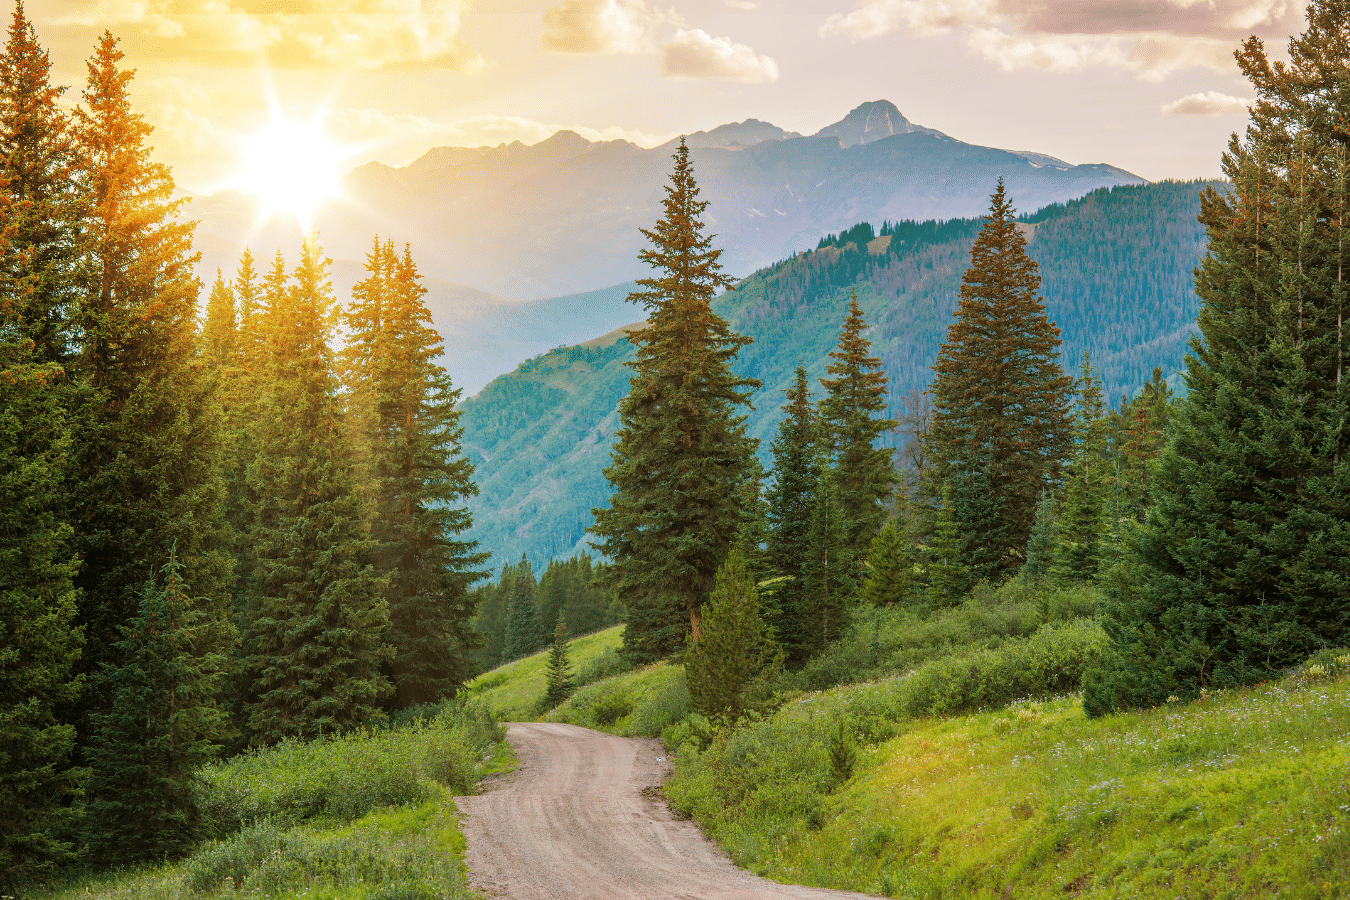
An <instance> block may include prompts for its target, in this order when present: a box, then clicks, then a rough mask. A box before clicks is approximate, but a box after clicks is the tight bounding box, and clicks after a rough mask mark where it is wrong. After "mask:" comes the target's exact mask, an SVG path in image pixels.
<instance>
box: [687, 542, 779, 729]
mask: <svg viewBox="0 0 1350 900" xmlns="http://www.w3.org/2000/svg"><path fill="white" fill-rule="evenodd" d="M782 664H783V653H782V651H781V650H779V649H778V648H777V647H776V646H774V642H773V632H772V631H771V630H770V629H769V628H768V627H767V626H766V625H765V623H764V620H763V617H762V616H761V615H760V609H759V598H758V595H757V593H756V590H755V581H754V578H753V577H751V575H750V572H749V570H748V569H747V568H746V565H745V558H744V557H743V556H742V555H741V552H740V551H739V550H736V549H733V550H732V551H731V552H730V553H728V554H727V560H726V562H725V563H724V564H723V565H722V568H720V569H719V570H718V572H717V582H716V585H715V586H714V587H713V592H712V596H711V597H710V598H709V599H708V603H707V604H706V605H705V607H704V609H703V629H702V631H701V632H700V635H699V639H698V640H697V641H695V640H694V638H693V635H690V636H689V644H688V649H687V650H686V651H685V654H684V672H685V680H686V681H687V682H688V684H689V697H690V700H691V701H692V702H693V707H694V711H695V712H697V713H700V714H701V715H704V716H708V717H710V718H711V717H713V716H721V717H725V718H726V719H727V720H728V721H730V722H735V721H736V720H737V719H739V718H740V717H741V715H742V714H743V713H744V712H745V711H746V710H748V709H752V708H754V707H755V706H756V705H757V701H762V700H764V699H766V698H764V697H763V696H761V695H762V694H763V689H764V686H765V683H766V682H768V681H771V680H772V679H773V678H774V677H775V676H776V675H777V673H778V672H779V670H780V669H781V668H782Z"/></svg>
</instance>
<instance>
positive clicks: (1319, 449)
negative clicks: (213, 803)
mask: <svg viewBox="0 0 1350 900" xmlns="http://www.w3.org/2000/svg"><path fill="white" fill-rule="evenodd" d="M1307 19H1308V27H1307V30H1306V31H1305V32H1304V33H1303V34H1302V35H1300V36H1298V37H1296V38H1294V39H1293V40H1292V41H1291V42H1290V45H1289V56H1290V61H1289V62H1288V63H1279V62H1277V63H1273V64H1272V63H1271V62H1270V61H1269V60H1268V58H1267V57H1266V53H1265V48H1264V46H1263V45H1262V43H1261V41H1260V40H1259V39H1257V38H1254V37H1253V38H1251V39H1250V40H1248V41H1247V42H1246V43H1245V44H1244V46H1243V48H1242V49H1241V50H1240V51H1239V52H1238V53H1237V59H1238V63H1239V66H1240V67H1241V69H1242V71H1243V73H1244V74H1245V75H1246V76H1247V77H1248V79H1250V80H1251V82H1252V84H1253V87H1254V88H1255V93H1256V95H1257V100H1256V103H1255V105H1254V106H1253V109H1252V118H1251V123H1250V125H1249V126H1248V128H1247V131H1246V136H1245V140H1244V139H1239V137H1238V136H1237V135H1234V136H1233V138H1232V140H1231V141H1230V142H1229V148H1228V152H1227V153H1226V154H1225V155H1224V157H1223V167H1224V172H1225V174H1226V175H1227V176H1228V178H1229V180H1230V182H1231V188H1230V189H1229V190H1228V191H1227V192H1226V193H1225V194H1220V193H1218V192H1217V191H1213V190H1211V191H1207V192H1206V193H1205V194H1204V195H1203V196H1202V202H1201V221H1202V222H1203V223H1204V224H1205V226H1206V229H1207V231H1208V234H1209V253H1208V254H1207V255H1206V256H1205V258H1204V259H1203V260H1202V261H1201V264H1200V267H1199V269H1198V270H1197V272H1196V292H1197V293H1198V294H1199V295H1200V297H1201V301H1202V305H1201V310H1200V315H1199V328H1200V333H1199V336H1198V337H1197V338H1196V339H1194V340H1193V341H1192V344H1191V356H1190V358H1188V361H1187V385H1188V393H1187V396H1186V398H1185V400H1184V401H1183V402H1182V403H1181V405H1180V409H1179V410H1178V411H1177V417H1176V421H1175V423H1174V427H1173V428H1172V429H1171V430H1170V431H1171V433H1170V436H1169V440H1168V443H1167V446H1166V449H1165V450H1164V451H1163V454H1162V456H1161V457H1160V458H1159V460H1158V462H1157V465H1156V468H1154V469H1152V470H1151V471H1150V478H1151V479H1152V481H1153V483H1152V485H1151V488H1150V498H1151V500H1152V507H1151V508H1150V510H1149V513H1148V517H1147V519H1146V521H1145V523H1144V525H1143V527H1142V528H1140V529H1136V530H1135V534H1134V536H1133V538H1132V540H1131V541H1130V545H1129V546H1128V547H1127V551H1128V553H1127V559H1126V561H1125V565H1127V566H1128V567H1129V569H1130V574H1131V576H1132V577H1130V578H1123V577H1122V578H1119V579H1115V580H1114V581H1113V584H1112V589H1111V591H1110V593H1109V594H1108V598H1107V604H1106V610H1105V613H1106V616H1105V627H1106V630H1107V634H1108V635H1109V636H1110V637H1111V638H1112V641H1113V643H1114V646H1115V650H1116V652H1115V653H1114V654H1113V655H1112V656H1111V657H1109V658H1108V660H1107V661H1106V663H1105V664H1104V665H1103V666H1101V667H1100V668H1097V669H1093V670H1091V671H1089V672H1088V673H1087V674H1086V676H1085V679H1084V699H1083V703H1084V707H1085V708H1086V710H1087V712H1088V713H1089V714H1092V715H1096V714H1101V713H1105V712H1109V711H1111V710H1114V709H1120V708H1125V707H1137V706H1147V705H1153V704H1156V703H1161V702H1163V700H1164V699H1165V698H1167V697H1168V696H1171V695H1176V696H1178V697H1182V698H1187V697H1193V696H1195V695H1196V694H1197V693H1198V692H1199V691H1200V690H1201V689H1203V688H1216V687H1226V686H1230V685H1237V684H1244V683H1251V682H1253V681H1259V680H1262V679H1265V678H1269V677H1270V676H1271V675H1272V674H1274V673H1276V672H1279V671H1281V670H1282V669H1284V668H1285V667H1287V666H1290V665H1293V664H1295V663H1298V662H1299V661H1301V660H1303V659H1305V658H1306V657H1307V656H1308V655H1310V654H1311V653H1312V652H1313V651H1314V650H1316V649H1318V648H1321V647H1327V646H1337V645H1341V646H1343V645H1344V644H1345V643H1346V641H1347V639H1348V638H1350V606H1348V605H1347V604H1346V602H1345V598H1346V597H1347V596H1350V557H1347V555H1346V553H1345V547H1346V546H1348V545H1350V469H1347V468H1346V466H1347V460H1346V457H1347V452H1348V451H1350V428H1348V427H1347V423H1350V404H1348V403H1347V401H1348V400H1350V396H1347V393H1348V391H1347V384H1346V379H1345V347H1346V340H1345V337H1346V335H1345V333H1344V332H1345V312H1346V306H1347V304H1346V301H1347V279H1348V278H1350V265H1347V264H1348V263H1350V247H1348V246H1347V241H1346V225H1347V224H1348V222H1347V218H1348V217H1347V213H1350V202H1348V201H1350V153H1348V152H1347V147H1346V143H1345V142H1346V134H1345V122H1346V120H1347V117H1350V83H1348V82H1347V81H1346V79H1345V77H1344V73H1345V72H1346V71H1347V68H1350V41H1348V40H1347V34H1346V23H1347V22H1350V3H1348V2H1346V0H1313V2H1312V4H1311V5H1310V6H1309V8H1308V12H1307Z"/></svg>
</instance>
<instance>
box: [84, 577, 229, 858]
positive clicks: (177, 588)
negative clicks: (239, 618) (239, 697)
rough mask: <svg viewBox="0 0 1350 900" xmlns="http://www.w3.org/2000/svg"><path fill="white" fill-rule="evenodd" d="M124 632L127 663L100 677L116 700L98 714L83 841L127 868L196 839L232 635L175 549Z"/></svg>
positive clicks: (221, 720)
mask: <svg viewBox="0 0 1350 900" xmlns="http://www.w3.org/2000/svg"><path fill="white" fill-rule="evenodd" d="M160 577H161V580H162V586H161V584H158V583H157V582H156V579H153V578H152V579H151V580H150V582H149V583H148V584H147V585H146V586H145V590H144V592H143V593H142V595H141V601H140V606H139V609H138V610H137V613H136V615H135V616H134V617H133V618H132V619H131V620H130V621H129V622H128V623H127V624H126V625H123V626H121V628H120V631H121V633H122V638H121V640H119V641H118V642H117V647H116V650H117V651H118V653H117V655H118V657H119V658H121V659H122V660H123V662H122V664H121V665H120V666H119V667H118V668H116V669H108V670H106V671H105V672H104V673H102V674H101V676H100V677H101V679H102V680H105V681H106V682H107V683H108V686H109V688H110V689H111V693H112V695H113V703H112V708H111V710H110V711H109V712H108V713H104V714H97V715H95V716H94V727H95V740H94V741H93V742H92V743H91V744H90V746H89V748H88V749H87V750H86V751H85V753H86V755H87V756H88V757H89V760H90V762H91V763H92V764H93V767H94V773H95V774H94V777H93V778H92V779H90V781H89V786H88V788H87V791H86V794H87V796H88V800H87V802H86V813H85V816H86V821H85V829H84V834H85V838H86V840H87V841H88V843H89V847H90V851H91V854H92V856H93V858H94V859H95V860H97V861H99V862H101V863H104V864H118V865H125V864H127V863H133V862H145V861H151V860H155V859H163V858H164V857H165V856H177V855H178V854H180V853H182V852H183V851H185V850H187V849H188V848H189V847H191V846H192V844H193V843H194V842H195V841H196V839H197V838H198V837H199V828H200V811H199V810H198V808H197V800H196V792H195V790H194V785H193V779H194V775H195V770H196V768H197V767H198V766H200V765H201V764H202V763H204V762H206V761H207V760H208V759H210V758H211V757H212V756H213V755H214V754H215V752H216V751H217V750H218V748H219V740H220V738H221V737H222V736H223V733H224V729H225V716H224V713H223V711H222V710H221V709H220V707H219V705H218V704H217V697H218V694H219V692H220V682H221V678H222V675H223V672H224V668H225V665H226V662H227V655H226V654H227V653H228V651H229V649H230V647H231V645H232V644H233V643H234V629H233V628H232V626H231V625H230V624H229V621H228V617H227V614H226V611H225V609H223V608H222V606H221V604H219V603H218V602H217V601H214V600H211V599H209V598H199V597H192V596H190V595H189V594H188V591H187V585H186V583H185V582H184V579H183V566H182V564H181V563H179V561H178V557H177V553H176V551H170V555H169V561H168V562H167V563H166V564H165V565H164V567H163V568H162V569H161V570H160Z"/></svg>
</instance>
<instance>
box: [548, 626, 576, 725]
mask: <svg viewBox="0 0 1350 900" xmlns="http://www.w3.org/2000/svg"><path fill="white" fill-rule="evenodd" d="M544 685H545V687H544V707H545V708H546V709H554V708H556V707H557V706H558V705H560V704H561V703H562V702H563V701H564V700H566V699H567V698H568V697H569V696H570V695H571V693H572V664H571V663H570V662H569V661H568V659H567V620H566V619H564V618H562V617H561V616H560V617H559V618H558V624H557V625H555V626H553V646H552V647H551V648H550V649H549V653H548V666H547V667H546V668H545V669H544Z"/></svg>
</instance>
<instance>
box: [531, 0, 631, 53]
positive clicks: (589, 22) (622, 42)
mask: <svg viewBox="0 0 1350 900" xmlns="http://www.w3.org/2000/svg"><path fill="white" fill-rule="evenodd" d="M652 24H653V16H652V14H651V13H650V12H648V10H647V7H646V6H645V5H644V4H643V3H642V0H563V2H562V3H559V4H558V5H557V6H555V7H553V8H552V9H550V10H548V12H546V13H544V37H543V44H544V47H545V49H548V50H557V51H559V52H561V53H641V52H642V51H644V50H647V49H650V47H651V28H652Z"/></svg>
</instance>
